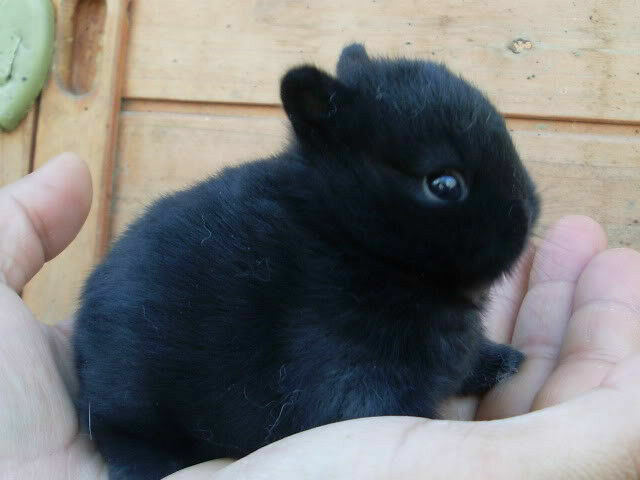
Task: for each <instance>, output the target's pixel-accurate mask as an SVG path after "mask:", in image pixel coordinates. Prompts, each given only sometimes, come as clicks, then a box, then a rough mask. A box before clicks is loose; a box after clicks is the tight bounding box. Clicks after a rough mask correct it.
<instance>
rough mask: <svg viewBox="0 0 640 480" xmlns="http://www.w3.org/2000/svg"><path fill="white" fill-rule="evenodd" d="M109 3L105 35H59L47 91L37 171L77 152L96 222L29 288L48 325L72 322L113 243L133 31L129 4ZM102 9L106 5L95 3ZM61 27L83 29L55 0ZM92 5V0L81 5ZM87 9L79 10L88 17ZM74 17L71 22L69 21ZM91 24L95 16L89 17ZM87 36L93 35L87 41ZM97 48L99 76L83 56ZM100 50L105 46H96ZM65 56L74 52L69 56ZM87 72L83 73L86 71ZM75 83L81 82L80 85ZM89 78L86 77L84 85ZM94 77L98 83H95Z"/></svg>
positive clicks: (115, 0)
mask: <svg viewBox="0 0 640 480" xmlns="http://www.w3.org/2000/svg"><path fill="white" fill-rule="evenodd" d="M104 1H106V7H107V9H106V11H107V16H106V18H105V21H104V32H103V34H102V38H100V39H94V41H92V42H87V43H84V44H80V43H78V42H74V41H72V39H69V37H68V32H69V30H68V29H66V28H58V31H57V39H56V43H57V52H58V54H57V57H56V59H55V60H54V67H53V73H52V75H51V78H50V80H49V83H48V85H47V87H46V89H45V91H44V92H43V96H42V100H41V104H40V115H39V119H38V125H39V128H38V133H37V138H36V150H35V159H34V166H35V167H36V168H37V167H38V166H40V165H42V164H43V163H45V162H46V161H47V160H48V159H49V158H51V157H53V156H54V155H56V154H58V153H60V152H62V151H65V150H71V151H74V152H76V153H77V154H79V155H80V156H81V157H82V158H84V159H85V160H86V161H87V163H88V164H89V168H90V170H91V175H92V177H93V186H94V188H93V205H92V208H91V212H90V214H89V218H88V219H87V222H86V223H85V225H84V227H83V229H82V230H81V232H80V234H79V235H78V237H77V238H76V239H75V240H74V242H73V243H72V244H71V245H70V246H69V247H68V248H67V249H66V250H65V251H64V252H63V253H62V254H61V255H59V256H58V257H57V258H55V259H54V260H52V261H51V262H49V263H47V264H46V265H45V267H44V268H43V269H42V270H41V271H40V273H38V275H36V277H35V278H34V279H33V280H32V281H31V282H30V283H29V284H28V285H27V287H26V288H25V291H24V295H23V297H24V299H25V301H26V302H27V304H28V305H29V306H30V307H31V309H32V310H33V311H34V313H35V314H36V315H37V316H38V318H40V319H41V320H43V321H44V322H46V323H53V322H57V321H59V320H62V319H64V318H66V317H67V316H68V315H70V314H71V313H72V311H73V309H74V305H75V302H76V298H77V294H78V291H79V288H80V286H81V285H82V283H83V282H84V279H85V277H86V275H87V273H88V272H89V271H90V269H91V267H92V266H93V264H94V263H95V261H96V260H97V259H98V258H100V256H101V254H102V252H103V250H104V248H105V245H106V244H107V241H108V229H107V228H106V225H107V223H108V219H107V217H108V214H109V209H110V201H111V200H110V196H111V177H112V167H113V148H114V142H115V134H116V132H117V121H118V118H119V116H118V113H119V110H120V101H121V96H120V94H121V87H122V79H123V69H124V61H123V60H124V58H125V55H124V54H125V46H126V37H127V26H128V11H127V7H128V3H129V2H128V0H104ZM89 3H95V4H96V5H97V4H98V3H100V2H89ZM54 4H55V6H56V9H57V11H58V25H59V26H60V25H63V26H64V25H65V24H67V25H68V24H71V25H75V24H76V20H77V18H76V19H74V18H73V17H71V16H70V15H71V14H73V15H75V13H74V12H75V11H69V9H68V8H67V10H61V8H60V7H61V5H64V4H65V3H64V1H63V0H55V1H54ZM75 5H76V6H77V5H80V6H81V7H82V6H83V5H84V7H82V8H88V7H87V2H85V1H80V2H76V3H75ZM82 8H81V9H80V10H79V12H80V13H82V14H83V15H84V13H86V12H84V13H83V10H82ZM70 18H71V19H73V21H72V22H69V21H68V20H69V19H70ZM85 19H87V20H88V19H89V17H86V16H85ZM82 38H85V40H86V37H85V36H82ZM83 45H84V46H86V47H87V48H89V49H91V50H92V52H93V53H92V54H91V55H94V57H95V58H94V62H95V75H93V73H92V72H91V71H90V70H91V69H92V68H94V67H93V65H92V63H91V62H88V61H85V59H86V58H88V55H85V53H83V52H81V51H78V50H77V48H82V46H83ZM96 45H98V46H99V47H100V48H99V49H98V50H96V49H95V46H96ZM71 48H73V53H72V55H73V56H78V55H79V56H80V58H81V59H83V60H81V61H79V62H75V61H73V60H72V61H71V64H72V65H74V64H75V66H74V67H72V68H71V71H72V74H71V76H65V75H66V74H65V72H68V71H69V58H70V55H71V54H69V53H68V49H71ZM65 51H66V52H67V53H66V54H65ZM83 67H84V68H87V69H89V71H88V72H85V73H82V72H80V71H78V68H83ZM67 79H71V84H69V83H68V82H67ZM74 79H75V80H74ZM80 79H82V80H80ZM91 79H93V80H92V81H90V80H91ZM74 85H75V86H81V87H82V88H83V89H84V88H85V87H86V88H88V91H87V93H85V94H75V93H74V91H75V90H76V89H75V88H73V86H74Z"/></svg>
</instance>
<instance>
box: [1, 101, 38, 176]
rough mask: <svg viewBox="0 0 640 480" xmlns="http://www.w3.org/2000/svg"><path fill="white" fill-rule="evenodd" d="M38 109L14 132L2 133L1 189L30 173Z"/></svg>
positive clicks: (31, 112)
mask: <svg viewBox="0 0 640 480" xmlns="http://www.w3.org/2000/svg"><path fill="white" fill-rule="evenodd" d="M36 108H37V107H33V108H31V111H30V112H29V114H28V115H27V117H26V118H25V119H24V120H23V121H22V123H21V124H20V125H19V126H18V128H16V129H15V130H13V131H12V132H9V133H7V132H0V187H1V186H3V185H6V184H7V183H11V182H14V181H16V180H18V179H19V178H21V177H24V176H25V175H26V174H28V173H29V166H30V163H31V148H32V146H33V134H34V124H35V119H36Z"/></svg>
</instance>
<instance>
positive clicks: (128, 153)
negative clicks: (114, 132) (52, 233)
mask: <svg viewBox="0 0 640 480" xmlns="http://www.w3.org/2000/svg"><path fill="white" fill-rule="evenodd" d="M137 108H138V109H143V107H142V105H140V104H138V105H137ZM149 109H150V110H152V109H153V106H151V107H150V108H149ZM242 113H243V109H242V108H236V109H235V112H233V111H228V112H227V114H226V115H222V114H218V115H211V114H209V115H206V114H199V115H196V114H192V113H183V114H177V113H163V112H158V111H148V112H144V111H136V112H125V113H124V114H123V116H122V119H121V127H120V140H119V144H118V162H117V165H116V172H115V176H114V178H115V180H114V181H115V184H114V198H113V211H112V217H111V222H112V230H113V232H114V234H117V233H119V232H121V231H122V230H123V228H124V227H125V226H126V225H127V224H128V223H129V222H130V221H131V220H132V219H133V218H135V217H136V216H138V215H139V214H140V213H141V212H142V210H143V209H144V207H145V206H146V205H148V204H149V203H150V202H152V201H153V200H154V199H155V198H157V197H158V196H159V195H160V194H161V193H165V192H169V191H172V190H175V189H177V188H182V187H184V186H187V185H189V184H192V183H193V182H195V181H197V180H200V179H203V178H205V177H206V176H207V175H210V174H214V173H216V172H218V171H220V170H221V169H222V168H223V167H224V166H227V165H234V164H237V163H239V162H243V161H249V160H252V159H254V158H257V157H260V156H265V155H268V154H270V153H274V152H277V151H278V150H279V149H280V148H281V147H282V146H283V145H284V143H285V142H286V139H287V124H286V121H285V120H284V119H283V116H282V115H280V114H276V115H273V116H271V117H269V116H255V115H248V116H244V115H243V114H242ZM509 125H510V128H511V129H512V130H513V132H512V135H513V136H514V139H515V142H516V144H517V146H518V148H519V151H520V152H521V155H522V157H523V159H524V160H525V162H526V164H527V166H528V167H529V169H530V170H531V172H532V174H533V176H534V178H535V180H536V181H537V183H538V186H539V189H540V191H541V192H542V197H543V215H542V219H541V222H540V227H539V232H543V231H544V229H545V228H546V227H547V226H548V225H549V223H550V222H552V221H554V220H556V219H558V218H559V217H561V216H563V215H567V214H585V215H590V216H592V217H593V218H595V219H596V220H598V221H599V222H601V223H602V224H603V226H604V227H605V229H606V230H607V232H608V234H609V236H610V243H611V245H614V246H620V245H625V246H631V247H634V248H640V193H639V192H640V133H639V130H638V128H637V127H628V126H614V125H610V126H602V125H590V124H579V123H565V122H542V121H527V120H509Z"/></svg>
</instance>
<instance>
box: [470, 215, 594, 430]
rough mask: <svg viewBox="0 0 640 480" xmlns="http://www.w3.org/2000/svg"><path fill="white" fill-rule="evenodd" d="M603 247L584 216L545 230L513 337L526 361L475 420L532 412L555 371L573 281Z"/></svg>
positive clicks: (496, 390) (484, 404)
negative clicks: (535, 402) (546, 231)
mask: <svg viewBox="0 0 640 480" xmlns="http://www.w3.org/2000/svg"><path fill="white" fill-rule="evenodd" d="M605 247H606V236H605V234H604V231H603V230H602V227H600V225H598V224H597V223H596V222H595V221H593V220H592V219H590V218H588V217H582V216H571V217H565V218H563V219H561V220H560V221H558V222H557V223H556V224H555V225H554V226H553V227H552V228H551V229H550V230H549V232H548V234H547V235H546V237H545V239H544V240H543V241H542V243H541V245H540V247H539V248H538V250H537V252H536V254H535V258H534V260H533V266H532V269H531V276H530V279H529V290H528V292H527V294H526V295H525V298H524V300H523V302H522V306H521V308H520V312H519V313H518V318H517V320H516V325H515V329H514V333H513V338H512V344H513V345H514V346H515V347H516V348H518V349H519V350H520V351H522V352H523V353H524V354H525V355H526V357H527V358H526V360H525V362H524V364H523V365H522V367H521V369H520V372H519V373H518V374H517V375H515V376H513V377H512V378H510V379H509V380H508V381H505V382H504V383H502V384H500V385H498V386H497V387H496V388H494V389H493V390H492V391H491V392H489V394H488V395H487V396H486V397H485V398H484V399H483V402H482V404H481V406H480V408H479V409H478V418H480V419H491V418H502V417H508V416H514V415H519V414H522V413H526V412H528V411H529V410H530V409H531V406H532V404H533V401H534V398H535V396H536V394H537V393H538V391H539V390H540V388H541V387H542V385H543V384H544V383H545V381H546V380H547V378H548V377H549V375H550V373H551V371H552V370H553V368H554V367H555V364H556V361H557V356H558V354H559V351H560V346H561V344H562V338H563V335H564V331H565V328H566V325H567V322H568V319H569V316H570V314H571V305H572V302H573V294H574V290H575V284H576V282H577V280H578V277H579V276H580V274H581V273H582V270H583V269H584V267H585V266H586V265H587V264H588V263H589V261H590V260H591V258H593V256H594V255H596V254H597V253H598V252H600V251H602V250H604V248H605Z"/></svg>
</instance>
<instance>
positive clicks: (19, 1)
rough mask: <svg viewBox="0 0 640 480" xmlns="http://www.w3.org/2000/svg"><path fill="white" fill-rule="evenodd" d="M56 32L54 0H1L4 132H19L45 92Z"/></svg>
mask: <svg viewBox="0 0 640 480" xmlns="http://www.w3.org/2000/svg"><path fill="white" fill-rule="evenodd" d="M54 29H55V27H54V16H53V6H52V5H51V1H50V0H0V129H2V130H7V131H8V130H13V129H14V128H16V127H17V126H18V124H19V123H20V121H21V120H22V119H23V118H24V117H25V115H26V114H27V113H28V112H29V109H30V108H31V106H32V105H33V102H34V100H35V99H36V97H37V96H38V94H39V93H40V91H41V90H42V87H43V86H44V82H45V80H46V78H47V73H48V72H49V67H50V66H51V57H52V55H53V34H54Z"/></svg>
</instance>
